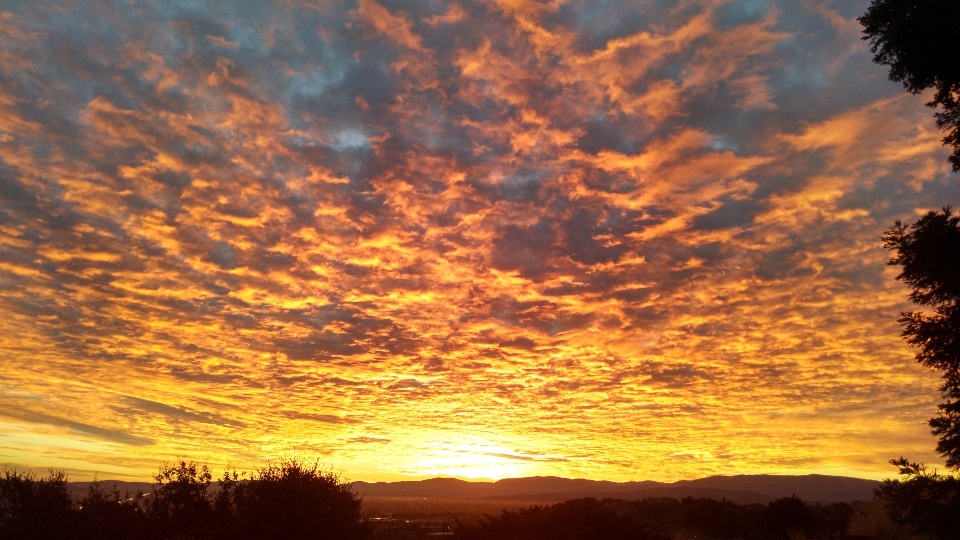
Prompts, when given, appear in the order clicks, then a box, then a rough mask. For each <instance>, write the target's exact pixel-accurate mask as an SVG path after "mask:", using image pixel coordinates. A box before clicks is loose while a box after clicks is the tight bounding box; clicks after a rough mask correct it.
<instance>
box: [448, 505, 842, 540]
mask: <svg viewBox="0 0 960 540" xmlns="http://www.w3.org/2000/svg"><path fill="white" fill-rule="evenodd" d="M854 512H855V509H854V507H853V506H852V505H850V504H846V503H835V504H829V505H819V504H818V505H810V504H808V503H806V502H805V501H803V500H802V499H800V498H798V497H787V498H783V499H778V500H775V501H772V502H771V503H770V504H768V505H763V504H752V505H738V504H734V503H732V502H729V501H716V500H713V499H694V498H692V497H688V498H684V499H682V500H679V501H678V500H676V499H646V500H643V501H635V502H629V501H620V500H603V501H598V500H596V499H592V498H587V499H577V500H573V501H567V502H565V503H560V504H555V505H553V506H546V507H544V506H534V507H531V508H523V509H520V510H518V511H516V512H507V511H504V512H503V513H501V514H500V515H499V516H496V517H492V516H490V517H487V518H485V519H483V520H481V521H480V523H478V524H477V525H475V526H463V525H461V526H460V528H459V529H458V530H457V532H456V536H457V538H460V539H463V540H500V539H511V540H579V539H586V538H605V539H610V540H671V539H675V538H709V539H716V540H726V539H730V540H733V539H743V540H752V539H757V540H776V539H784V540H788V539H791V538H797V537H798V536H799V535H803V537H804V538H823V539H832V538H836V539H839V538H842V537H843V536H844V535H845V534H846V533H847V530H848V527H849V523H850V519H851V517H852V516H853V514H854Z"/></svg>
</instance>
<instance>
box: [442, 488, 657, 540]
mask: <svg viewBox="0 0 960 540" xmlns="http://www.w3.org/2000/svg"><path fill="white" fill-rule="evenodd" d="M455 537H456V538H461V539H466V540H592V539H595V538H605V539H609V540H668V539H669V536H667V535H666V534H665V533H663V532H661V531H658V530H656V529H654V528H652V527H651V526H650V525H649V524H645V523H636V522H634V519H633V518H632V517H630V516H626V515H622V514H618V512H617V511H616V510H615V509H614V507H613V506H612V505H611V504H610V503H609V502H607V501H597V500H596V499H593V498H588V499H577V500H573V501H567V502H565V503H560V504H555V505H553V506H547V507H543V506H531V507H530V508H522V509H520V510H519V511H517V512H508V511H506V510H504V511H503V513H501V514H500V516H498V517H493V516H487V517H486V518H485V519H484V520H481V522H480V523H479V524H478V525H477V526H476V527H465V526H463V525H461V526H460V527H458V528H457V531H456V534H455Z"/></svg>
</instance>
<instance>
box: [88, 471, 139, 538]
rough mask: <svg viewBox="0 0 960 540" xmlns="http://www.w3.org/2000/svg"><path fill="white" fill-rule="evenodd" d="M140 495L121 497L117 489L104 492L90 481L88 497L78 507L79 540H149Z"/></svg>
mask: <svg viewBox="0 0 960 540" xmlns="http://www.w3.org/2000/svg"><path fill="white" fill-rule="evenodd" d="M143 500H144V497H143V493H140V492H137V493H136V494H134V495H130V494H129V493H127V494H123V495H121V494H120V492H119V491H118V490H116V489H114V490H113V491H109V492H108V491H106V490H105V489H104V487H103V484H102V483H101V482H99V481H96V480H95V481H93V482H92V483H91V484H90V487H89V488H88V490H87V495H86V496H85V497H83V498H82V499H80V502H79V504H78V505H77V509H78V513H79V534H78V536H79V538H81V539H83V540H126V539H128V538H149V536H147V535H146V533H145V531H147V530H150V529H151V527H149V526H148V522H147V516H146V515H145V514H144V512H143V507H142V505H143Z"/></svg>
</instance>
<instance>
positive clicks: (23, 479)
mask: <svg viewBox="0 0 960 540" xmlns="http://www.w3.org/2000/svg"><path fill="white" fill-rule="evenodd" d="M75 529H76V515H75V514H74V511H73V501H72V500H71V498H70V494H69V492H68V491H67V476H66V474H64V473H63V472H62V471H53V470H51V471H50V473H49V474H48V475H47V476H43V477H40V478H37V477H36V475H34V474H33V473H22V472H18V471H17V470H16V469H14V470H10V469H3V471H2V472H0V538H3V539H4V540H21V539H22V540H60V539H66V538H71V536H70V532H71V531H73V530H75Z"/></svg>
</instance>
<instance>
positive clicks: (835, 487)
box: [69, 474, 879, 504]
mask: <svg viewBox="0 0 960 540" xmlns="http://www.w3.org/2000/svg"><path fill="white" fill-rule="evenodd" d="M102 484H103V487H104V488H107V489H111V490H112V489H117V490H118V491H120V492H121V493H124V492H127V491H129V492H131V493H135V492H136V491H138V490H140V491H143V492H144V493H148V492H150V490H151V488H152V484H150V483H147V482H122V481H119V480H104V481H103V482H102ZM89 485H90V483H89V482H70V483H69V488H70V491H71V492H72V493H73V494H74V495H76V496H83V495H86V493H87V488H88V486H89ZM878 485H879V482H876V481H874V480H863V479H861V478H849V477H845V476H826V475H820V474H809V475H805V476H780V475H738V476H710V477H707V478H701V479H699V480H681V481H679V482H673V483H664V482H654V481H651V480H646V481H642V482H610V481H605V480H584V479H571V478H559V477H556V476H535V477H529V478H506V479H503V480H498V481H496V482H466V481H464V480H458V479H456V478H431V479H429V480H416V481H403V482H353V484H352V486H353V489H354V490H355V491H357V492H358V493H361V494H364V495H365V496H367V497H424V498H430V499H459V500H463V499H476V500H484V499H485V500H510V501H524V502H528V503H529V504H538V503H541V504H542V503H556V502H563V501H567V500H570V499H578V498H583V497H595V498H598V499H603V498H610V499H624V500H641V499H647V498H652V497H671V498H674V499H679V498H682V497H705V498H711V499H717V500H721V499H727V500H728V501H733V502H735V503H737V504H752V503H768V502H770V501H772V500H774V499H779V498H781V497H789V496H791V495H796V496H798V497H800V498H802V499H804V500H806V501H809V502H853V501H858V500H861V501H862V500H869V499H872V498H873V490H874V489H876V488H877V486H878Z"/></svg>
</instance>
